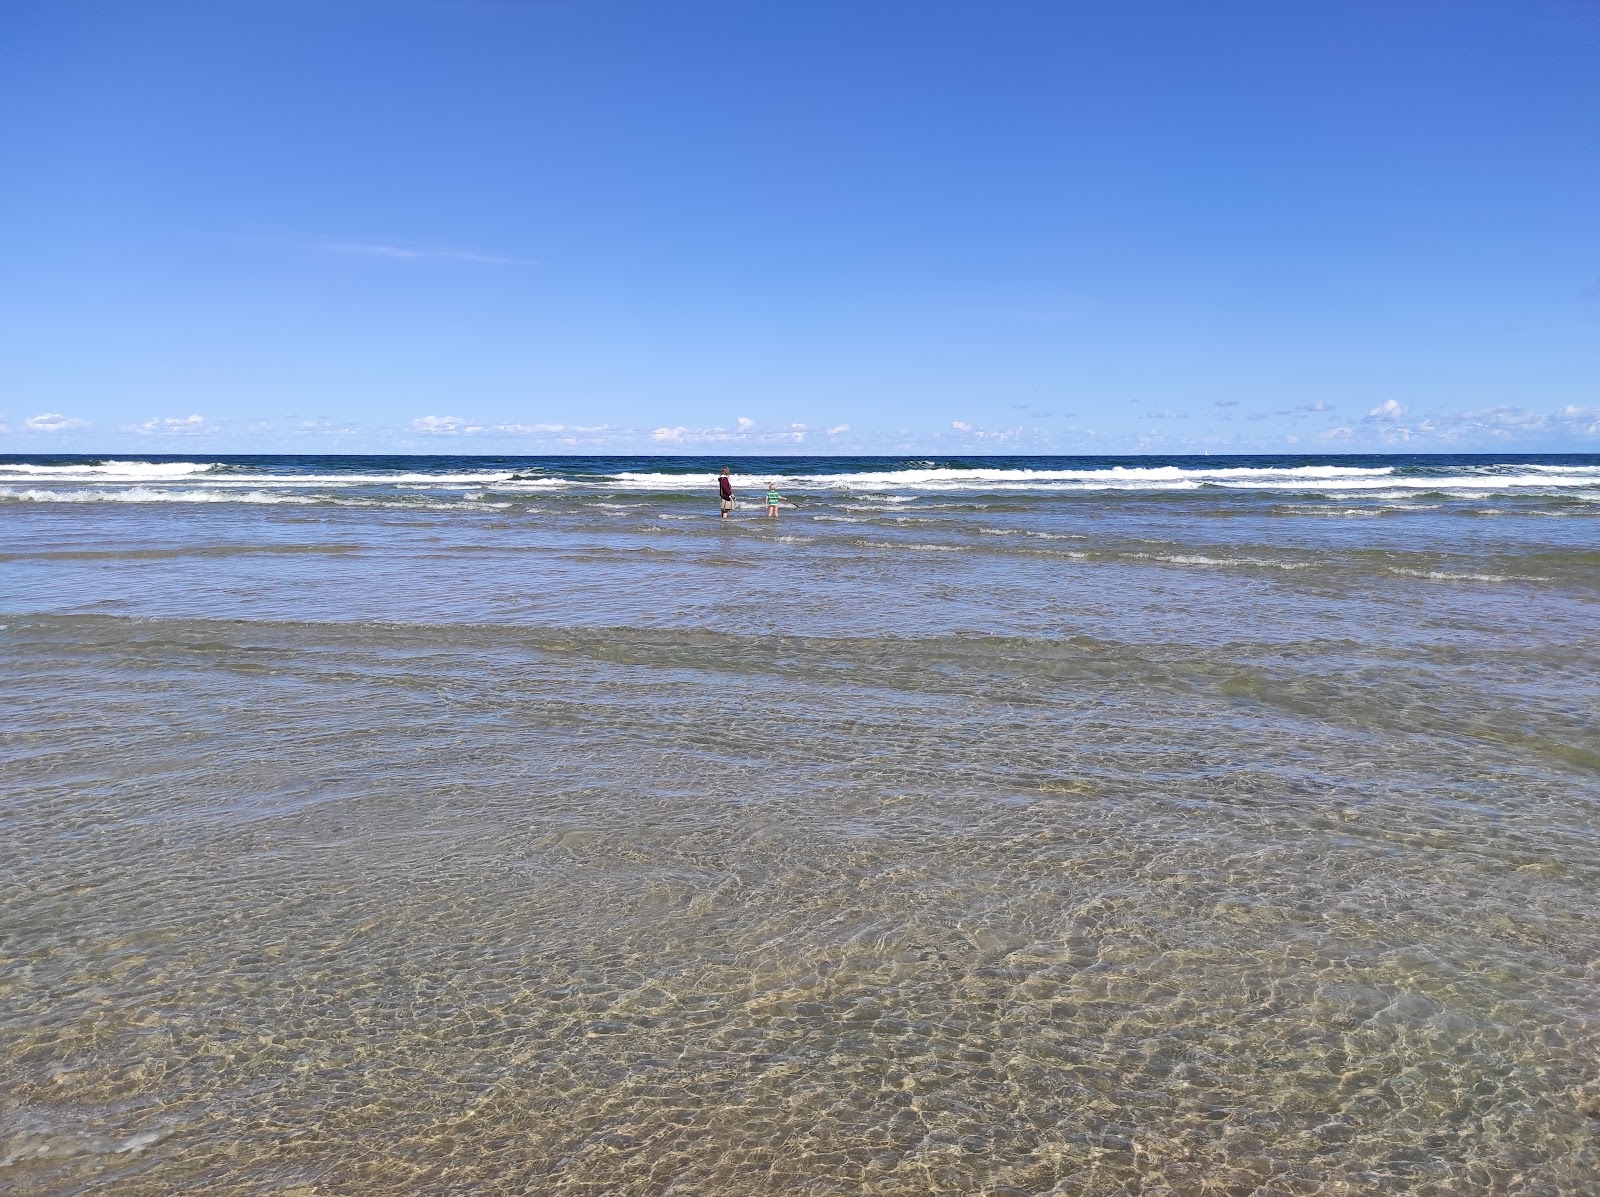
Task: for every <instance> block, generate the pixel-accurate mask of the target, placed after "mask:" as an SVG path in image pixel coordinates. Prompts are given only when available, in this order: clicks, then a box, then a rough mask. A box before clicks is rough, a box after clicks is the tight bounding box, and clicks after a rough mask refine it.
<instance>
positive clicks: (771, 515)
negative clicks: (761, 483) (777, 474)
mask: <svg viewBox="0 0 1600 1197" xmlns="http://www.w3.org/2000/svg"><path fill="white" fill-rule="evenodd" d="M783 501H784V498H783V496H782V495H780V494H779V493H778V484H777V483H776V482H769V483H767V518H768V519H771V520H775V519H777V518H778V504H779V503H781V502H783Z"/></svg>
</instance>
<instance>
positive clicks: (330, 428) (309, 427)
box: [256, 420, 361, 436]
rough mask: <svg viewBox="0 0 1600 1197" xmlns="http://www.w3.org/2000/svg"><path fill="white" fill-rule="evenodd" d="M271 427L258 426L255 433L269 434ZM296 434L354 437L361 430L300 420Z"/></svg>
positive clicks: (350, 426)
mask: <svg viewBox="0 0 1600 1197" xmlns="http://www.w3.org/2000/svg"><path fill="white" fill-rule="evenodd" d="M271 429H272V425H270V424H267V425H263V426H259V427H258V428H257V429H256V431H258V432H269V431H271ZM295 431H296V432H298V433H304V434H308V435H316V436H355V435H357V434H358V433H360V431H361V429H360V428H359V427H358V426H356V425H355V424H334V423H332V422H331V421H328V420H301V421H300V427H299V428H296V429H295Z"/></svg>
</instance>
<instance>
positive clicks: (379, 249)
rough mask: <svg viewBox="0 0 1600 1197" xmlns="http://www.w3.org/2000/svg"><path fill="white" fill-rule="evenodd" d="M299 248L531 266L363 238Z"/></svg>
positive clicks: (311, 243) (306, 243) (523, 261)
mask: <svg viewBox="0 0 1600 1197" xmlns="http://www.w3.org/2000/svg"><path fill="white" fill-rule="evenodd" d="M296 244H298V245H300V246H301V248H303V249H310V250H315V251H317V252H318V253H325V254H347V255H349V256H352V257H362V258H385V259H388V260H389V261H394V262H420V261H435V262H471V263H476V264H478V265H483V266H533V265H536V263H535V262H534V260H533V259H531V258H511V257H505V256H503V255H501V254H484V253H477V252H475V251H473V250H465V249H424V248H420V247H416V246H409V245H387V244H383V243H380V242H365V241H301V242H297V243H296Z"/></svg>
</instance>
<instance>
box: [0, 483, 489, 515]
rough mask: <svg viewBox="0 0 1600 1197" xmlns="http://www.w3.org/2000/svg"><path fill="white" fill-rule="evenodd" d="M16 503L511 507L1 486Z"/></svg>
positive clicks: (468, 501)
mask: <svg viewBox="0 0 1600 1197" xmlns="http://www.w3.org/2000/svg"><path fill="white" fill-rule="evenodd" d="M3 500H10V501H12V502H18V503H251V504H261V505H266V506H277V505H282V504H290V505H295V506H317V505H333V506H339V507H386V508H393V509H396V510H402V511H489V510H499V509H502V508H506V507H510V506H511V504H510V503H485V502H476V501H474V500H473V499H472V498H471V497H468V496H463V498H462V499H461V501H459V502H455V503H418V502H414V501H413V502H406V501H404V500H398V501H396V500H383V499H368V498H345V497H343V496H338V495H298V494H295V495H290V494H281V493H278V494H274V493H270V492H267V491H240V490H175V489H169V488H157V487H150V486H125V487H121V488H117V489H112V488H110V487H104V488H100V487H97V488H94V489H92V490H91V489H79V490H67V489H55V488H42V487H32V488H28V489H18V488H17V487H14V486H0V501H3Z"/></svg>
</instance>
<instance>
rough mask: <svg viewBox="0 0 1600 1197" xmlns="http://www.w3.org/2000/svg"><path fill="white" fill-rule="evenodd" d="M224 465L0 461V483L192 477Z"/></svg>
mask: <svg viewBox="0 0 1600 1197" xmlns="http://www.w3.org/2000/svg"><path fill="white" fill-rule="evenodd" d="M222 468H224V467H223V466H222V464H221V463H220V462H214V461H102V462H96V463H93V464H89V463H69V464H66V465H30V464H28V463H26V462H0V482H16V481H29V482H33V481H39V482H44V481H57V480H59V481H63V482H76V481H80V480H81V481H96V482H140V481H155V480H158V479H166V478H192V477H194V476H195V475H198V474H206V473H209V472H211V471H212V470H220V469H222Z"/></svg>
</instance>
